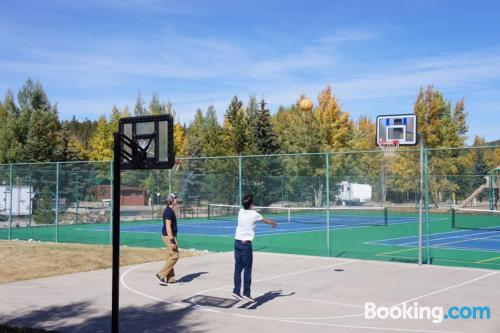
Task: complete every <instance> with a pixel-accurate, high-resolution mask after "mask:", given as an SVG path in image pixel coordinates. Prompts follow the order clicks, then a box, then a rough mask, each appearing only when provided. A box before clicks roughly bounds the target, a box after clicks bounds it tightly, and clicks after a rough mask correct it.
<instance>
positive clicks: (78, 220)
mask: <svg viewBox="0 0 500 333" xmlns="http://www.w3.org/2000/svg"><path fill="white" fill-rule="evenodd" d="M75 176H76V179H75V185H76V191H75V192H76V198H75V199H76V200H75V206H76V207H75V208H76V224H79V223H80V216H78V208H79V207H78V206H80V204H79V203H78V201H79V200H80V198H79V197H80V196H79V193H78V191H79V188H78V167H77V168H76V174H75Z"/></svg>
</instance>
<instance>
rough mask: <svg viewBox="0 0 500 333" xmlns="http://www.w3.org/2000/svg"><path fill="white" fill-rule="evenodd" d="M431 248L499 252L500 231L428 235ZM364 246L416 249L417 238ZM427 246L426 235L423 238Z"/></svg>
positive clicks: (458, 231) (375, 242) (380, 241)
mask: <svg viewBox="0 0 500 333" xmlns="http://www.w3.org/2000/svg"><path fill="white" fill-rule="evenodd" d="M428 240H429V245H430V247H432V248H442V249H453V250H475V251H491V252H500V231H497V230H457V231H448V232H441V233H435V234H431V235H429V238H428ZM365 244H378V245H392V246H407V247H415V248H416V247H418V236H409V237H398V238H391V239H383V240H378V241H371V242H366V243H365ZM423 244H424V246H426V245H427V235H425V234H424V237H423Z"/></svg>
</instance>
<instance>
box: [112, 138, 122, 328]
mask: <svg viewBox="0 0 500 333" xmlns="http://www.w3.org/2000/svg"><path fill="white" fill-rule="evenodd" d="M113 135H114V140H115V142H114V158H113V270H112V271H113V273H112V287H111V332H112V333H118V318H119V317H118V314H119V307H120V302H119V296H120V182H121V176H120V171H121V170H120V161H121V142H120V141H121V139H120V134H119V133H114V134H113Z"/></svg>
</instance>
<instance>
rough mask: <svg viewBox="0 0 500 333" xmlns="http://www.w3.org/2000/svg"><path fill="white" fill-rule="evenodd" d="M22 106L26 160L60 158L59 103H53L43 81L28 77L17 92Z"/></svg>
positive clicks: (21, 122)
mask: <svg viewBox="0 0 500 333" xmlns="http://www.w3.org/2000/svg"><path fill="white" fill-rule="evenodd" d="M18 98H19V105H20V106H21V112H20V116H19V118H18V122H17V123H18V128H21V129H22V130H24V131H25V132H24V133H26V136H25V145H24V147H23V155H22V156H23V160H24V161H30V162H34V161H40V162H48V161H55V160H57V152H58V151H59V146H60V140H59V139H60V136H59V131H60V128H61V125H60V123H59V118H58V113H57V106H52V105H51V103H50V101H49V99H48V97H47V95H46V94H45V91H44V90H43V87H42V85H41V84H40V83H38V82H37V83H33V82H32V81H31V80H28V81H27V83H26V84H25V85H24V86H23V88H22V89H21V91H20V92H19V95H18Z"/></svg>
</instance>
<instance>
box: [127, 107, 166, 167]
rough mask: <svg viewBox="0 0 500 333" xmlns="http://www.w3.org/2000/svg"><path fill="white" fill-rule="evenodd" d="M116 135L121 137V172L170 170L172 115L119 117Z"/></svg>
mask: <svg viewBox="0 0 500 333" xmlns="http://www.w3.org/2000/svg"><path fill="white" fill-rule="evenodd" d="M118 132H119V133H120V135H121V136H122V142H121V150H122V157H121V163H120V164H121V168H122V169H124V170H127V169H129V170H130V169H170V168H172V167H173V166H174V163H175V157H174V148H173V146H174V145H173V141H174V128H173V118H172V115H169V114H166V115H156V116H141V117H127V118H121V119H120V121H119V129H118ZM134 162H135V163H134ZM137 162H138V163H140V167H138V166H137Z"/></svg>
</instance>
